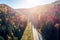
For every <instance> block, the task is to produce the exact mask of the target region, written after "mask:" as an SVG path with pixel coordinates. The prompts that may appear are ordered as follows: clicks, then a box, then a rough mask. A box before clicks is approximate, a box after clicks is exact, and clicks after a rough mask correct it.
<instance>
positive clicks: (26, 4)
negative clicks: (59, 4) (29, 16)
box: [0, 0, 56, 9]
mask: <svg viewBox="0 0 60 40" xmlns="http://www.w3.org/2000/svg"><path fill="white" fill-rule="evenodd" d="M54 1H56V0H0V4H7V5H9V6H10V7H12V8H14V9H17V8H31V7H34V6H38V5H44V4H49V3H52V2H54Z"/></svg>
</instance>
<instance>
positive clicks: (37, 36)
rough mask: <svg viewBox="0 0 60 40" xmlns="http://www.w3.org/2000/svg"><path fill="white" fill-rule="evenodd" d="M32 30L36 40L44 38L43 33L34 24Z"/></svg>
mask: <svg viewBox="0 0 60 40" xmlns="http://www.w3.org/2000/svg"><path fill="white" fill-rule="evenodd" d="M32 31H33V37H34V40H42V36H41V34H40V33H39V32H38V31H37V30H36V28H34V25H32Z"/></svg>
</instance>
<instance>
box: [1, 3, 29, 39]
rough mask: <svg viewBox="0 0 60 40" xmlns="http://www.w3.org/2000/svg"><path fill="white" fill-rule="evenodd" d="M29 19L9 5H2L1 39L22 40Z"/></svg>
mask: <svg viewBox="0 0 60 40" xmlns="http://www.w3.org/2000/svg"><path fill="white" fill-rule="evenodd" d="M27 19H28V18H27V17H26V16H25V15H20V14H19V13H18V12H16V11H15V10H14V9H13V8H11V7H9V6H8V5H5V4H0V39H2V38H3V39H4V40H20V39H21V38H22V36H23V34H24V31H25V29H26V26H27ZM3 39H2V40H3Z"/></svg>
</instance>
